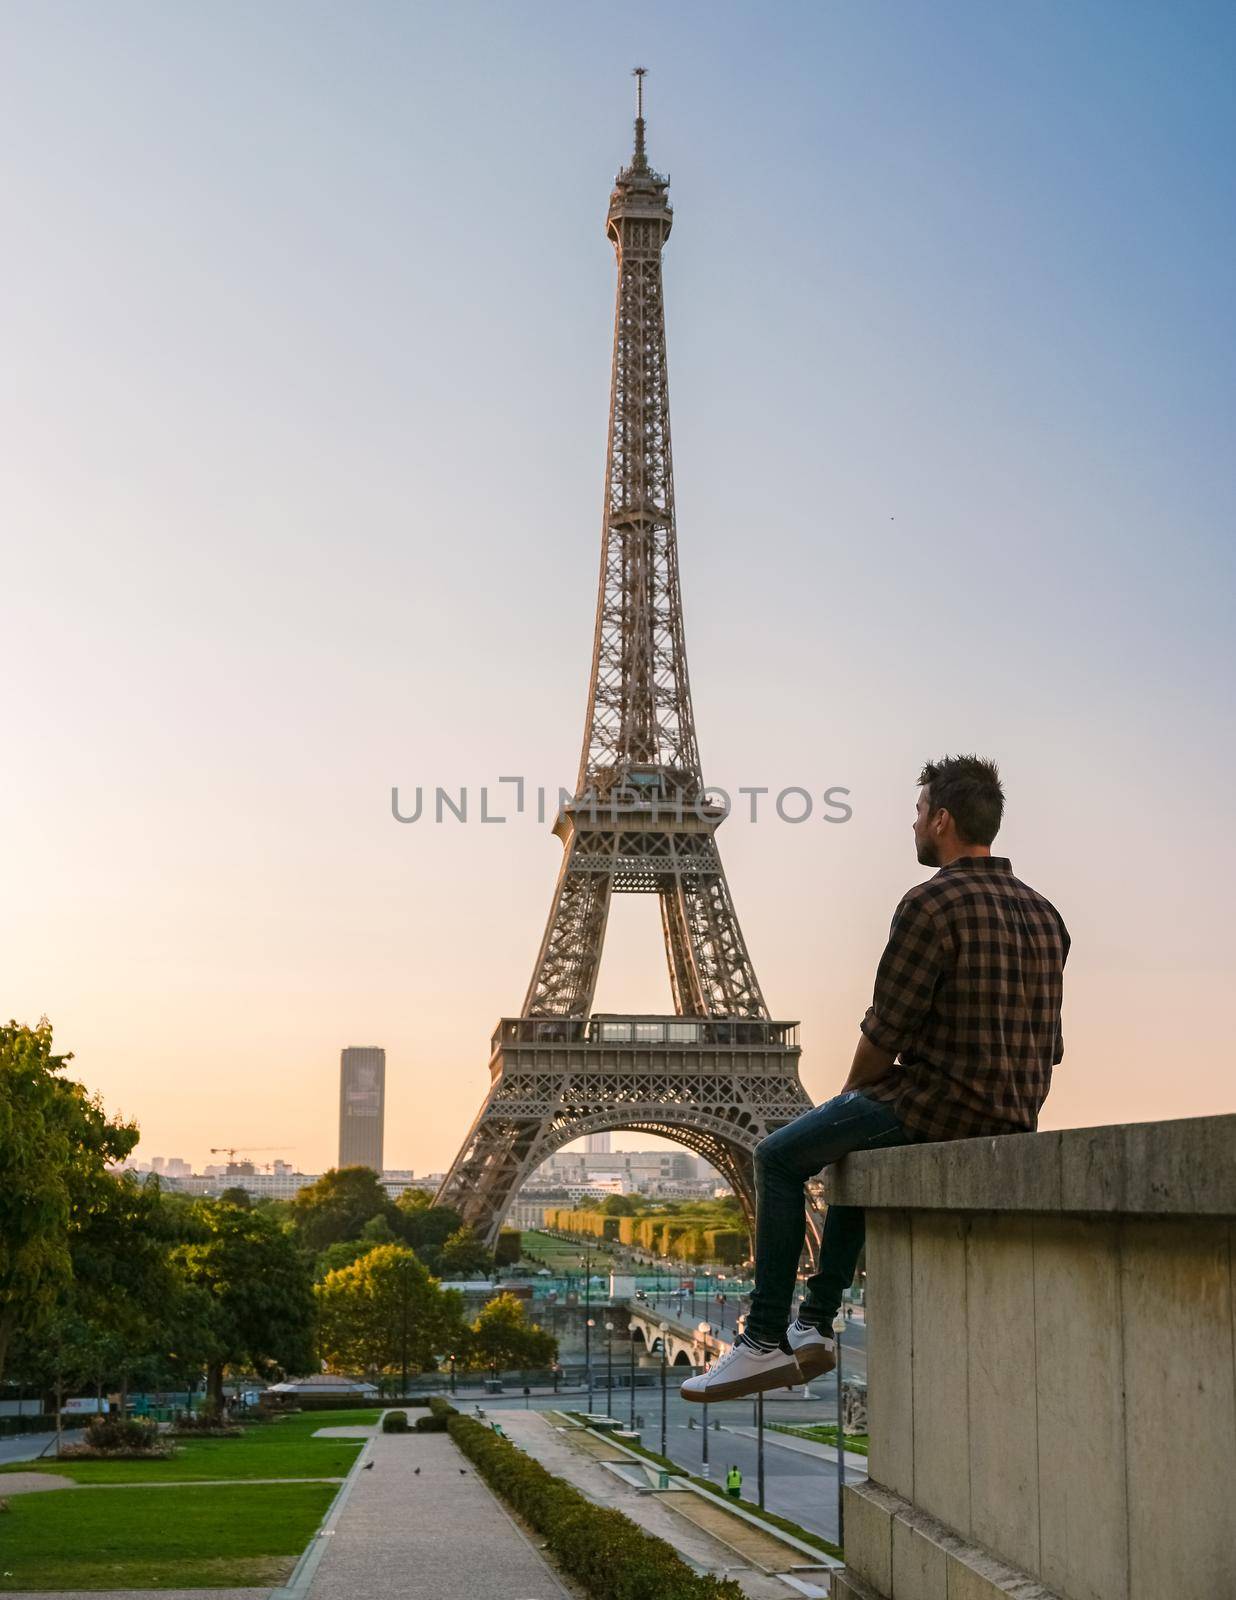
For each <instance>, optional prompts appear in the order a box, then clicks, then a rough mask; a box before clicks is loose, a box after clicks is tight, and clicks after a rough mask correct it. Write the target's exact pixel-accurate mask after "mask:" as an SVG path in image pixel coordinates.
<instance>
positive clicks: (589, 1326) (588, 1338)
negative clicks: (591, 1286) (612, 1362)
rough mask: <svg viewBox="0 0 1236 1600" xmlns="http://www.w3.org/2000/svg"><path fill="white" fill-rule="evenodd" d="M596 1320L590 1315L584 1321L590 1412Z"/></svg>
mask: <svg viewBox="0 0 1236 1600" xmlns="http://www.w3.org/2000/svg"><path fill="white" fill-rule="evenodd" d="M595 1327H596V1322H595V1321H594V1320H593V1319H592V1318H591V1317H589V1318H588V1320H587V1321H586V1322H585V1323H584V1366H585V1367H586V1369H587V1372H588V1414H589V1415H590V1416H591V1414H592V1330H593V1329H594V1328H595Z"/></svg>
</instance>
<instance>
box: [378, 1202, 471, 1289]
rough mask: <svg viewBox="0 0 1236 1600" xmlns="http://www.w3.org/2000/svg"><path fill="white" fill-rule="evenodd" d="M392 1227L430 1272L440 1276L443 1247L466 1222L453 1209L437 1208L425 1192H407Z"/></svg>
mask: <svg viewBox="0 0 1236 1600" xmlns="http://www.w3.org/2000/svg"><path fill="white" fill-rule="evenodd" d="M393 1226H394V1228H395V1230H396V1232H397V1233H398V1234H399V1237H400V1238H401V1239H402V1240H403V1241H404V1242H405V1244H410V1245H411V1246H412V1248H413V1250H415V1251H416V1253H417V1255H418V1256H420V1258H421V1260H422V1261H423V1262H424V1263H425V1265H426V1266H427V1267H428V1268H429V1270H430V1272H441V1271H442V1270H443V1268H442V1247H443V1245H444V1244H445V1243H446V1241H447V1240H448V1239H449V1238H450V1236H451V1234H453V1233H455V1232H456V1231H457V1230H458V1229H459V1228H461V1227H462V1226H463V1218H462V1217H461V1216H460V1215H459V1213H458V1211H456V1210H455V1209H454V1208H453V1207H451V1206H436V1205H434V1203H433V1201H432V1200H431V1199H430V1197H429V1196H428V1195H427V1194H426V1193H425V1191H424V1190H423V1189H405V1190H404V1192H403V1193H402V1194H401V1195H400V1196H399V1199H398V1201H397V1203H396V1218H395V1220H394V1222H393Z"/></svg>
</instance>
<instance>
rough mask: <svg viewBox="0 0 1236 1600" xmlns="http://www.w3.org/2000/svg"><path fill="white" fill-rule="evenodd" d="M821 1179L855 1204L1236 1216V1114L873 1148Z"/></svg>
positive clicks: (829, 1193) (828, 1190)
mask: <svg viewBox="0 0 1236 1600" xmlns="http://www.w3.org/2000/svg"><path fill="white" fill-rule="evenodd" d="M822 1181H823V1187H824V1194H825V1197H826V1198H827V1199H829V1200H833V1201H835V1202H836V1203H837V1204H838V1205H846V1206H869V1207H873V1208H874V1207H878V1208H882V1209H888V1208H893V1209H898V1210H923V1211H1041V1212H1052V1211H1065V1212H1072V1213H1075V1214H1077V1215H1079V1216H1090V1215H1096V1214H1099V1215H1105V1214H1106V1215H1110V1214H1112V1213H1119V1214H1122V1215H1129V1216H1195V1217H1236V1114H1233V1115H1230V1116H1223V1117H1182V1118H1181V1119H1180V1120H1179V1121H1175V1122H1129V1123H1124V1124H1122V1125H1119V1126H1113V1127H1109V1128H1069V1129H1066V1130H1065V1131H1063V1132H1057V1133H1014V1134H1006V1135H1004V1136H1003V1137H1001V1138H995V1139H992V1138H984V1139H955V1140H951V1141H949V1142H948V1143H946V1144H920V1145H909V1146H900V1147H898V1148H896V1149H892V1150H872V1151H867V1152H865V1153H864V1154H862V1155H854V1156H849V1157H848V1158H847V1159H846V1160H845V1161H842V1162H839V1163H838V1165H837V1166H835V1167H830V1168H829V1169H828V1170H827V1171H826V1172H825V1173H824V1174H823V1178H822Z"/></svg>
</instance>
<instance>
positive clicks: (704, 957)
mask: <svg viewBox="0 0 1236 1600" xmlns="http://www.w3.org/2000/svg"><path fill="white" fill-rule="evenodd" d="M679 894H680V896H681V900H682V906H683V916H684V921H685V924H686V938H687V942H688V947H689V950H690V956H691V967H692V968H693V969H694V971H695V972H697V973H698V974H699V975H700V979H701V987H702V1005H701V1009H700V1012H699V1013H698V1014H699V1015H702V1016H714V1017H724V1016H730V1017H767V1015H768V1008H767V1007H766V1006H765V1004H764V996H763V994H762V992H761V990H760V985H759V982H758V980H757V978H756V976H755V968H754V967H753V966H752V964H751V957H750V956H749V955H748V954H747V946H746V944H745V943H744V941H743V936H742V929H741V928H740V927H739V926H738V915H737V913H736V912H735V910H734V902H733V901H732V900H731V898H730V891H729V885H728V884H727V883H726V881H725V874H724V873H723V872H716V873H710V874H709V875H708V876H707V877H706V878H704V879H703V880H702V881H701V882H699V883H697V884H695V885H693V886H691V887H685V886H682V885H680V886H679ZM672 959H673V956H672V954H671V960H672Z"/></svg>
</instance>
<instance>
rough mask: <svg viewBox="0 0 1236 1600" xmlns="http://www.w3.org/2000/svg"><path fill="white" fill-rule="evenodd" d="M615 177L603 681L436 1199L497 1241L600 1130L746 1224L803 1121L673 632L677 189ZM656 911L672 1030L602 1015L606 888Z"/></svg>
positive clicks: (784, 1035) (676, 593)
mask: <svg viewBox="0 0 1236 1600" xmlns="http://www.w3.org/2000/svg"><path fill="white" fill-rule="evenodd" d="M635 77H636V85H637V91H636V92H637V101H636V120H635V151H634V155H633V157H632V160H631V162H630V164H629V165H628V166H626V167H624V168H623V169H622V170H621V171H620V172H619V173H618V176H617V178H616V180H615V184H614V190H613V193H612V194H611V196H610V202H609V213H608V216H607V220H606V232H607V234H608V236H609V239H610V241H611V243H612V244H613V246H614V251H615V254H616V256H617V262H618V294H617V305H616V310H615V315H614V350H613V371H612V379H611V388H610V414H609V446H608V451H607V456H606V497H605V515H604V521H603V526H602V534H601V575H600V586H599V594H598V599H597V615H596V632H595V636H594V640H593V650H592V678H591V684H590V688H589V695H588V713H587V719H586V723H585V729H584V743H583V752H582V755H581V758H580V765H579V778H578V782H577V784H576V789H575V795H574V798H573V799H572V800H571V801H570V802H569V803H568V804H567V805H565V806H564V807H563V808H562V810H561V811H560V813H559V816H558V818H557V821H556V823H555V825H554V832H555V834H556V835H557V836H558V838H559V839H560V840H561V842H562V845H563V855H562V865H561V869H560V871H559V873H558V881H557V885H556V886H555V889H554V898H553V903H552V905H551V907H550V912H549V919H548V922H547V923H546V927H545V934H544V937H543V939H542V940H541V948H540V951H539V952H538V954H537V959H536V965H535V967H534V969H533V973H532V980H531V982H530V983H529V985H528V992H527V994H526V995H525V997H524V1003H523V1009H522V1012H521V1014H520V1015H519V1016H518V1017H506V1018H503V1019H502V1020H501V1021H500V1022H499V1024H498V1028H497V1031H496V1032H495V1033H494V1036H493V1041H492V1053H491V1057H490V1075H491V1084H490V1089H489V1093H488V1095H487V1097H486V1099H485V1103H484V1105H483V1106H482V1108H481V1111H480V1114H479V1115H478V1117H477V1119H476V1121H475V1122H474V1123H473V1125H472V1128H471V1130H470V1132H469V1134H468V1137H467V1139H466V1140H465V1141H464V1145H463V1148H462V1149H461V1151H460V1153H459V1155H458V1156H457V1157H456V1159H455V1161H454V1163H453V1165H452V1167H451V1169H450V1171H449V1173H448V1174H447V1176H446V1178H445V1180H444V1182H443V1184H442V1186H441V1188H440V1190H439V1192H438V1196H437V1199H438V1202H439V1203H441V1204H446V1205H451V1206H454V1207H455V1208H456V1209H457V1210H458V1211H459V1212H460V1214H461V1215H462V1216H463V1218H464V1220H465V1221H466V1222H468V1223H470V1224H471V1225H472V1226H473V1227H474V1228H476V1230H477V1231H478V1232H479V1233H481V1234H482V1235H483V1236H484V1237H485V1238H486V1239H488V1240H489V1241H490V1242H492V1241H493V1240H494V1239H495V1238H496V1236H497V1233H498V1230H499V1228H500V1226H501V1223H502V1218H503V1216H504V1215H505V1213H506V1211H507V1208H508V1206H509V1204H510V1202H511V1200H512V1198H513V1197H514V1195H515V1193H516V1191H517V1190H518V1189H519V1187H520V1185H521V1184H522V1183H523V1182H524V1181H525V1180H526V1179H527V1177H528V1176H529V1175H530V1174H531V1173H532V1171H533V1170H534V1169H535V1168H536V1167H537V1166H538V1165H539V1164H540V1163H541V1162H542V1161H544V1160H545V1159H546V1158H547V1157H548V1156H550V1155H552V1154H553V1153H554V1151H555V1150H557V1149H559V1148H560V1147H561V1146H562V1145H564V1144H567V1143H569V1142H570V1141H571V1140H573V1139H577V1138H579V1137H580V1136H581V1135H583V1134H587V1133H596V1132H601V1131H603V1130H605V1129H610V1128H621V1129H626V1130H638V1131H642V1132H647V1133H653V1134H659V1135H662V1136H663V1137H666V1138H670V1139H673V1140H675V1141H677V1142H678V1143H680V1144H683V1145H686V1146H687V1147H688V1148H689V1149H691V1150H694V1151H696V1152H697V1153H698V1154H700V1155H702V1156H704V1157H705V1158H706V1159H707V1160H708V1161H709V1162H711V1163H712V1165H713V1166H715V1167H716V1168H717V1170H718V1171H719V1172H721V1173H722V1174H723V1175H724V1177H725V1178H726V1179H727V1180H728V1181H729V1182H730V1184H731V1185H732V1186H733V1188H734V1191H735V1193H736V1194H737V1195H738V1197H739V1199H740V1201H741V1203H742V1206H743V1210H744V1213H745V1214H746V1217H747V1221H748V1225H749V1226H752V1225H753V1223H754V1213H755V1186H754V1172H753V1166H752V1159H751V1157H752V1152H753V1150H754V1149H755V1146H756V1145H757V1144H758V1143H759V1141H760V1139H761V1138H763V1136H764V1135H765V1133H769V1132H772V1131H773V1130H774V1129H776V1128H779V1127H781V1126H783V1125H784V1124H785V1123H786V1122H788V1121H790V1120H791V1119H792V1118H794V1117H796V1116H798V1115H799V1114H800V1113H802V1112H803V1111H805V1110H807V1109H809V1108H810V1105H811V1101H810V1099H809V1098H808V1096H807V1094H806V1092H805V1090H804V1089H803V1087H802V1085H801V1083H800V1082H799V1077H798V1058H799V1053H800V1052H799V1046H798V1037H797V1033H798V1024H797V1023H796V1022H775V1021H773V1020H771V1019H770V1017H769V1014H768V1009H767V1007H766V1005H765V1002H764V996H763V993H762V992H761V989H760V985H759V982H758V980H757V979H756V976H755V969H754V967H753V966H752V963H751V957H750V955H749V953H748V951H747V946H746V943H745V941H744V939H743V936H742V931H741V929H740V928H739V925H738V917H737V915H736V913H735V910H734V904H733V901H732V899H731V897H730V891H729V886H728V884H727V883H726V879H725V873H724V871H723V869H722V866H721V858H720V855H719V854H718V851H717V844H716V838H715V835H716V830H717V827H718V825H719V824H720V822H721V821H722V820H723V818H724V815H725V812H724V808H722V807H721V806H719V805H717V804H715V803H713V802H711V801H710V800H709V797H708V794H707V791H706V789H705V787H704V783H703V778H702V776H701V769H700V758H699V749H698V745H697V742H696V736H695V719H694V716H693V714H692V710H691V690H690V683H689V681H688V677H687V656H686V646H685V643H684V640H683V624H682V598H681V592H680V587H679V577H678V546H677V536H676V532H675V524H674V476H673V465H672V458H671V452H670V419H669V387H668V381H667V374H666V351H665V309H664V300H663V294H662V280H661V252H662V249H663V248H664V246H665V241H666V239H667V238H668V237H669V232H670V227H671V224H672V221H673V213H672V210H671V208H670V205H669V201H668V199H667V191H668V188H669V179H668V178H667V177H662V176H661V175H660V174H659V173H657V172H655V171H653V169H652V168H651V167H650V166H649V163H648V158H647V154H646V152H645V147H644V136H645V130H644V115H643V69H642V68H637V69H636V73H635ZM621 893H637V894H639V893H642V894H656V895H658V896H659V897H660V905H661V923H662V928H663V930H664V935H665V948H666V955H667V959H668V962H669V974H670V985H671V990H672V993H673V1001H674V1016H672V1017H660V1016H623V1017H614V1016H594V1015H592V1001H593V994H594V991H595V988H596V981H597V972H598V969H599V966H600V961H601V949H602V944H603V942H604V937H605V925H606V920H607V917H608V913H609V904H610V897H611V895H613V894H621Z"/></svg>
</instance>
